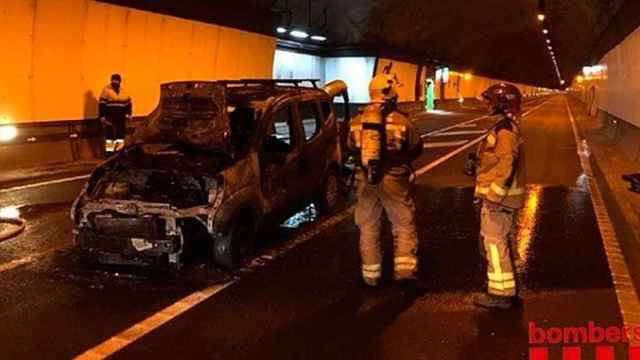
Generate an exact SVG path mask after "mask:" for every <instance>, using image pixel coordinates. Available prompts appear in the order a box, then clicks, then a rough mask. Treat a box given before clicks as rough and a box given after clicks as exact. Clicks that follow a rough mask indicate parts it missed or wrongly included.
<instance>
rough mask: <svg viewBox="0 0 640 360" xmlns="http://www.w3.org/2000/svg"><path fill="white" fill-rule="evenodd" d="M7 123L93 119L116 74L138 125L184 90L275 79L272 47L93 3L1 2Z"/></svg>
mask: <svg viewBox="0 0 640 360" xmlns="http://www.w3.org/2000/svg"><path fill="white" fill-rule="evenodd" d="M0 23H2V24H10V25H11V26H7V27H3V33H2V34H1V35H0V53H2V54H3V56H2V60H0V61H2V63H3V64H2V65H3V66H2V67H1V69H2V70H1V71H0V83H2V84H3V86H2V87H0V117H2V116H5V115H6V116H8V117H9V118H10V119H11V121H15V122H31V121H50V120H75V119H85V118H94V117H96V115H97V99H98V97H99V95H100V92H101V90H102V88H103V87H104V86H105V85H106V84H107V83H108V82H109V77H110V75H111V74H113V73H120V74H122V76H123V78H124V84H123V86H124V87H125V88H126V89H127V91H128V92H129V94H130V95H131V96H132V98H133V103H134V115H146V114H148V113H149V112H151V111H152V110H153V109H154V108H155V107H156V105H157V102H158V97H159V86H160V84H161V83H163V82H167V81H176V80H196V79H201V80H218V79H237V78H242V77H260V78H269V77H271V73H272V69H273V57H274V52H275V47H276V40H275V38H273V37H269V36H264V35H260V34H254V33H249V32H245V31H240V30H235V29H230V28H226V27H221V26H218V25H213V24H206V23H202V22H196V21H191V20H185V19H180V18H177V17H171V16H165V15H160V14H155V13H151V12H145V11H140V10H135V9H130V8H126V7H121V6H115V5H110V4H104V3H101V2H98V1H93V0H11V1H0Z"/></svg>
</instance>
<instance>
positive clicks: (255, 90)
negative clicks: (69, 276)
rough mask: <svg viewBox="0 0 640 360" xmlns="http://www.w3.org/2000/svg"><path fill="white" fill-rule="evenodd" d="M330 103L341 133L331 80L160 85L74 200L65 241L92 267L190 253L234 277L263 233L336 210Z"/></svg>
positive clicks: (338, 170) (336, 143)
mask: <svg viewBox="0 0 640 360" xmlns="http://www.w3.org/2000/svg"><path fill="white" fill-rule="evenodd" d="M304 83H309V84H311V85H312V86H302V85H303V84H304ZM338 95H342V96H344V98H345V101H344V106H345V119H346V120H345V121H343V122H342V124H345V123H346V122H347V121H348V98H347V96H346V85H345V84H344V83H343V82H341V81H336V82H333V83H330V84H328V85H327V86H325V88H317V87H316V86H315V81H310V80H239V81H213V82H205V81H190V82H174V83H168V84H163V85H162V86H161V96H160V103H159V105H158V107H157V109H156V110H155V111H154V112H153V113H152V114H150V115H149V116H148V118H147V119H146V120H145V123H144V124H143V125H142V126H141V127H140V128H139V129H138V130H137V131H136V132H135V133H134V135H133V137H132V140H131V141H130V144H129V145H128V146H127V147H126V148H125V149H123V151H121V152H120V153H118V154H117V155H115V156H113V157H111V158H110V159H108V160H106V161H105V162H104V163H103V164H101V165H100V166H98V167H97V168H96V169H95V170H94V171H93V173H92V174H91V176H90V178H89V180H88V181H87V183H86V185H85V186H84V189H83V190H82V192H81V193H80V195H79V196H78V197H77V199H76V200H75V201H74V203H73V206H72V208H71V219H72V221H73V222H74V226H75V229H74V242H75V243H76V244H77V246H78V247H80V248H81V249H82V250H83V251H86V252H88V253H90V254H91V255H92V256H94V257H95V258H96V259H97V260H98V261H99V262H102V263H108V264H127V265H147V264H153V263H156V262H161V263H166V264H169V265H170V266H171V267H174V268H178V267H180V266H181V264H182V260H181V255H182V254H183V251H184V249H185V247H186V246H188V245H190V243H191V245H193V243H199V245H205V246H204V248H207V249H208V251H209V255H210V259H211V260H212V262H213V263H214V264H216V265H219V266H222V267H225V268H234V267H237V266H239V265H240V264H241V263H242V261H243V259H245V258H246V257H247V256H249V255H250V254H251V252H252V250H253V249H254V246H255V244H256V241H257V240H258V238H259V236H260V234H261V232H262V231H263V230H264V229H265V228H267V227H268V226H269V224H273V223H276V224H277V223H279V222H280V221H282V220H284V219H286V218H287V217H288V216H291V215H293V214H294V213H295V212H296V211H298V210H300V209H302V208H304V207H305V206H307V205H308V204H309V203H314V204H315V205H316V207H317V208H319V209H320V210H321V211H324V212H331V211H334V210H335V208H336V207H337V206H338V205H339V203H340V197H341V196H342V189H341V183H342V178H341V176H342V167H343V162H344V155H343V154H342V151H341V140H340V139H341V136H340V133H341V132H340V130H339V128H340V126H341V123H340V122H339V121H338V118H337V116H336V111H335V109H334V105H333V98H334V97H335V96H338ZM342 138H343V137H342Z"/></svg>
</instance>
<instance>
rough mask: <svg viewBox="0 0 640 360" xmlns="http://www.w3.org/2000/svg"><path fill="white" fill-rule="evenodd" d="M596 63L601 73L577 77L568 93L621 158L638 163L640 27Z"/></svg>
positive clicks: (639, 133) (639, 147)
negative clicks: (583, 105) (592, 118)
mask: <svg viewBox="0 0 640 360" xmlns="http://www.w3.org/2000/svg"><path fill="white" fill-rule="evenodd" d="M598 64H599V65H603V66H604V72H602V73H596V74H589V75H588V76H583V75H581V76H579V77H577V78H576V79H575V80H574V82H573V84H572V85H571V88H570V92H571V93H572V95H573V96H576V97H578V98H579V99H580V100H582V101H583V102H584V103H586V105H587V109H588V112H589V115H591V116H597V117H598V119H599V121H600V123H601V125H602V129H601V131H602V133H603V135H604V136H606V137H607V138H608V139H609V140H610V141H611V142H612V143H614V144H616V146H617V148H618V149H619V150H620V152H621V153H622V154H624V156H625V157H627V158H628V159H630V160H632V161H637V162H640V102H639V101H638V99H640V27H639V28H637V29H636V30H635V31H633V32H632V33H631V34H630V35H628V36H627V37H626V38H625V39H624V40H623V41H622V42H620V43H619V44H618V45H617V46H615V47H614V48H613V49H611V50H610V51H609V52H608V53H606V54H605V55H604V56H603V58H602V59H600V61H599V62H598Z"/></svg>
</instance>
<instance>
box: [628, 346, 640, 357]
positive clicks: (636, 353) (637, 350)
mask: <svg viewBox="0 0 640 360" xmlns="http://www.w3.org/2000/svg"><path fill="white" fill-rule="evenodd" d="M629 360H640V347H639V346H630V347H629Z"/></svg>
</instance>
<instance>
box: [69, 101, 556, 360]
mask: <svg viewBox="0 0 640 360" xmlns="http://www.w3.org/2000/svg"><path fill="white" fill-rule="evenodd" d="M542 105H544V104H542ZM542 105H540V106H538V107H537V108H539V107H541V106H542ZM537 108H536V109H537ZM533 110H535V109H533ZM533 110H530V111H529V112H528V113H530V112H532V111H533ZM528 113H527V114H528ZM523 116H526V114H525V115H523ZM485 117H486V116H485ZM483 118H484V117H483ZM482 138H484V136H482V137H480V138H479V139H476V140H474V141H476V142H477V141H480V140H482ZM468 146H470V145H465V146H463V149H464V148H466V147H468ZM460 151H462V150H460V149H458V150H455V151H453V152H452V153H459V152H460ZM444 158H447V159H449V158H451V156H450V155H445V156H444V157H442V158H440V159H438V160H436V161H435V162H439V161H441V159H444ZM435 162H434V163H435ZM439 163H442V162H439ZM427 166H429V165H427ZM434 167H435V166H434ZM421 171H422V172H421V174H424V173H426V172H427V171H428V170H426V171H425V170H424V168H423V169H421ZM353 211H354V207H353V206H351V207H349V208H348V209H346V210H344V211H342V212H340V213H339V214H337V215H335V216H333V217H331V218H328V219H326V220H324V221H323V222H321V223H319V224H318V225H317V226H314V227H313V228H311V229H308V230H307V231H306V232H304V233H302V234H300V235H299V236H297V237H296V238H295V239H293V240H291V241H290V242H288V243H287V244H286V245H285V246H283V247H282V248H281V249H279V250H276V251H274V252H273V253H271V254H264V255H262V256H260V257H259V258H257V259H254V261H253V262H252V264H251V265H250V266H249V267H248V268H247V269H245V271H248V272H251V271H254V270H255V269H257V268H259V267H262V266H265V263H264V260H266V261H272V260H273V259H276V258H278V257H281V256H283V255H284V254H286V253H287V252H289V251H290V250H291V249H293V248H295V247H297V246H298V245H300V244H302V243H304V242H306V241H308V240H310V239H311V238H313V237H314V236H316V235H318V234H319V233H321V232H323V231H324V230H326V229H328V228H330V227H333V226H335V225H337V224H338V223H339V222H341V221H343V220H344V219H347V218H348V217H350V216H352V214H353ZM237 281H238V280H233V281H230V282H227V283H225V284H218V285H213V286H211V287H208V288H205V289H204V290H199V291H196V292H194V293H192V294H191V295H188V296H187V297H185V298H182V299H180V300H178V301H177V302H175V303H173V304H172V305H170V306H168V307H166V308H164V309H162V310H160V311H158V312H156V313H155V314H153V315H151V316H149V317H147V318H146V319H144V320H142V321H141V322H139V323H137V324H134V325H133V326H131V327H129V328H128V329H125V330H124V331H122V332H120V333H119V334H117V335H114V336H112V337H111V338H109V339H107V340H105V341H104V342H102V343H100V344H98V345H96V346H95V347H93V348H91V349H89V350H87V351H85V352H83V353H82V354H79V355H78V356H76V357H75V358H74V359H83V360H84V359H105V358H107V357H109V356H111V355H113V354H115V353H116V352H118V351H119V350H121V349H123V348H125V347H126V346H128V345H129V344H131V343H133V342H135V341H137V340H138V339H140V338H142V337H143V336H145V335H146V334H148V333H150V332H152V331H153V330H155V329H157V328H159V327H160V326H162V325H164V324H166V323H167V322H169V321H171V320H172V319H174V318H176V317H178V316H180V315H182V314H183V313H185V312H187V311H188V310H190V309H191V308H193V307H194V306H197V305H198V304H200V303H202V302H203V301H205V300H207V299H210V298H211V297H212V296H214V295H216V294H218V293H220V292H221V291H222V290H224V289H225V288H227V287H229V286H231V285H233V284H235V283H236V282H237Z"/></svg>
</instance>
